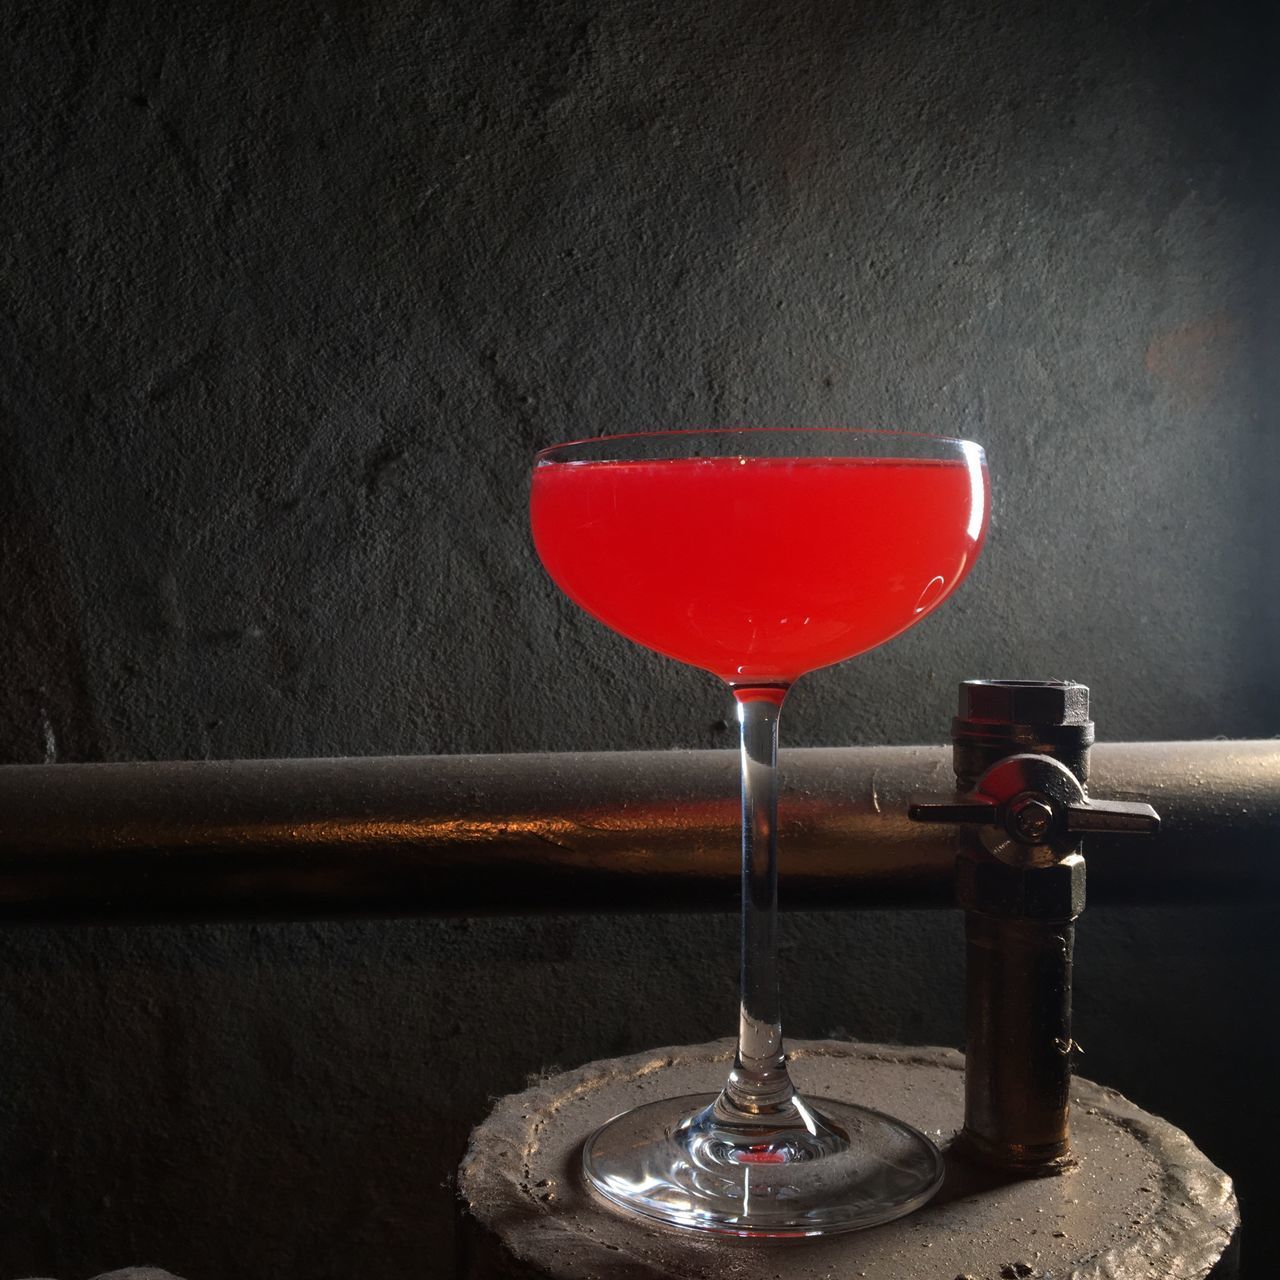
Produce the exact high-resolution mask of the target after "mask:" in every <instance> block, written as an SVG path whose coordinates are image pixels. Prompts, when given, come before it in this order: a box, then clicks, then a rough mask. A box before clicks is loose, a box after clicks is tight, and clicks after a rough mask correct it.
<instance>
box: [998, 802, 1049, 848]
mask: <svg viewBox="0 0 1280 1280" xmlns="http://www.w3.org/2000/svg"><path fill="white" fill-rule="evenodd" d="M1008 826H1009V834H1010V835H1012V836H1013V837H1014V838H1015V839H1017V840H1025V841H1026V842H1027V843H1028V844H1041V843H1042V842H1043V841H1044V840H1045V839H1047V838H1048V835H1049V832H1050V831H1051V830H1052V829H1053V806H1052V805H1051V804H1049V802H1048V801H1047V800H1038V799H1036V798H1035V797H1034V796H1027V797H1026V798H1025V799H1022V800H1015V801H1014V802H1013V804H1011V805H1010V806H1009V822H1008Z"/></svg>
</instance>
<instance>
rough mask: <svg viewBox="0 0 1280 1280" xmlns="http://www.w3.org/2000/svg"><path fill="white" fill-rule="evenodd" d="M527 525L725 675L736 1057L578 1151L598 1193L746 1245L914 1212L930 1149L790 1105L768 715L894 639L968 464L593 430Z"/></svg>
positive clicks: (926, 454)
mask: <svg viewBox="0 0 1280 1280" xmlns="http://www.w3.org/2000/svg"><path fill="white" fill-rule="evenodd" d="M530 505H531V519H532V524H533V536H534V541H535V543H536V545H537V549H538V554H539V556H540V557H541V559H542V563H543V565H544V566H545V567H546V569H547V572H548V573H549V574H550V575H551V577H552V578H553V579H554V580H555V582H556V583H557V585H558V586H559V587H560V589H561V590H562V591H564V592H565V594H566V595H568V596H569V597H570V598H571V599H572V600H574V601H575V602H576V603H577V604H579V605H580V606H581V607H582V608H583V609H585V610H586V611H587V612H588V613H589V614H591V615H592V616H593V617H595V618H598V619H599V620H600V621H601V622H603V623H604V624H605V625H606V626H609V627H611V628H613V630H615V631H618V632H620V633H621V634H622V635H624V636H627V637H628V638H629V639H631V640H634V641H636V642H638V643H639V644H642V645H646V646H647V647H648V648H650V649H655V650H657V652H659V653H662V654H666V655H667V656H668V657H671V658H675V659H676V660H677V661H679V662H684V663H688V664H689V665H691V666H695V667H701V668H703V669H705V670H707V671H710V672H712V673H713V674H714V675H716V676H719V677H720V679H721V680H723V681H724V682H725V683H726V684H727V685H728V686H729V690H730V692H731V693H732V695H733V698H734V700H735V702H736V704H737V716H738V723H739V726H740V728H741V742H742V751H741V760H742V969H741V980H742V985H741V1005H740V1010H739V1020H738V1049H737V1054H736V1056H735V1059H734V1063H733V1069H732V1070H731V1071H730V1073H729V1078H728V1081H727V1082H726V1084H725V1086H724V1089H723V1090H722V1091H721V1092H720V1093H719V1094H718V1095H715V1096H694V1097H681V1098H671V1099H668V1100H665V1101H660V1102H653V1103H649V1104H647V1105H644V1106H641V1107H637V1108H636V1109H635V1110H633V1111H629V1112H626V1113H624V1114H623V1115H620V1116H618V1117H616V1118H615V1119H613V1120H611V1121H609V1123H608V1124H606V1125H605V1126H604V1127H603V1128H601V1129H600V1130H598V1131H597V1132H596V1133H595V1134H594V1135H593V1136H592V1137H591V1138H589V1139H588V1140H587V1143H586V1145H585V1148H584V1152H583V1167H584V1169H585V1172H586V1176H587V1178H588V1180H589V1181H590V1183H591V1185H592V1186H593V1187H594V1188H595V1190H596V1191H598V1192H599V1193H600V1194H601V1195H602V1196H604V1197H605V1198H606V1199H608V1200H610V1201H612V1202H613V1203H614V1204H615V1205H618V1206H620V1207H622V1208H624V1209H628V1210H631V1211H633V1212H635V1213H638V1214H641V1215H643V1216H644V1217H647V1218H651V1219H656V1220H658V1221H661V1222H665V1223H669V1224H673V1225H678V1226H682V1227H690V1228H695V1229H701V1230H704V1231H712V1232H719V1233H722V1234H731V1235H742V1236H796V1235H801V1236H808V1235H821V1234H826V1233H830V1232H837V1231H852V1230H855V1229H857V1228H860V1227H869V1226H872V1225H874V1224H875V1223H879V1222H886V1221H888V1220H890V1219H892V1218H896V1217H899V1216H901V1215H902V1214H905V1213H909V1212H910V1211H911V1210H912V1209H915V1208H917V1207H918V1206H919V1205H921V1204H923V1203H924V1202H925V1201H926V1200H928V1198H929V1197H930V1196H931V1195H932V1194H933V1193H934V1191H936V1190H937V1188H938V1185H939V1183H940V1182H941V1179H942V1158H941V1156H940V1154H939V1152H938V1150H937V1148H936V1147H935V1146H934V1145H933V1144H932V1143H931V1142H930V1141H929V1140H928V1139H927V1138H926V1137H925V1136H924V1135H923V1134H921V1133H918V1132H917V1131H916V1130H915V1129H913V1128H911V1126H909V1125H906V1124H903V1123H902V1122H901V1121H900V1120H895V1119H894V1118H892V1117H891V1116H887V1115H884V1114H882V1113H881V1112H878V1111H873V1110H870V1109H868V1108H866V1107H861V1106H858V1105H856V1104H854V1103H852V1102H846V1101H842V1100H835V1099H831V1098H814V1099H808V1098H802V1097H801V1096H800V1095H799V1094H798V1093H797V1092H796V1090H795V1087H794V1086H793V1085H792V1083H791V1079H790V1077H789V1075H788V1073H787V1062H786V1054H785V1052H784V1050H783V1043H782V1026H781V1017H780V1012H779V998H778V970H777V942H776V934H777V844H776V829H777V772H776V767H777V744H778V715H779V711H780V709H781V707H782V702H783V699H784V698H785V697H786V694H787V690H788V689H789V688H790V687H791V685H792V684H793V683H794V681H795V680H796V679H797V678H798V677H799V676H802V675H803V674H804V673H805V672H806V671H812V670H814V669H815V668H818V667H825V666H828V665H830V664H831V663H835V662H840V661H842V660H843V659H845V658H850V657H853V655H854V654H858V653H862V652H864V651H866V650H867V649H871V648H873V647H874V646H875V645H878V644H881V643H883V642H884V641H885V640H888V639H890V638H891V637H893V636H895V635H897V634H898V633H899V632H901V631H905V630H906V629H907V628H908V627H910V626H911V625H912V624H913V623H916V622H919V621H920V619H921V618H923V617H925V616H926V615H927V614H929V613H931V612H932V611H933V610H934V609H936V608H937V607H938V606H939V605H940V604H941V603H942V602H943V601H944V600H945V599H946V598H947V596H949V595H950V594H951V592H952V591H954V590H955V588H956V586H957V585H958V584H959V583H960V582H961V580H962V579H963V578H964V577H965V575H966V574H967V573H968V571H969V569H970V568H971V567H972V565H973V562H974V560H975V559H976V558H977V555H978V552H979V550H980V548H981V546H982V541H983V537H984V534H985V532H986V523H987V512H988V507H989V502H988V482H987V473H986V465H985V462H984V458H983V453H982V450H981V449H980V448H979V447H978V446H977V445H976V444H971V443H969V442H967V441H964V440H952V439H944V438H940V437H932V436H921V435H910V434H905V433H899V432H889V431H856V430H845V429H839V428H837V429H805V428H800V429H780V430H773V429H737V428H734V429H725V430H713V431H669V432H654V433H648V434H643V435H626V436H612V437H600V438H597V439H592V440H582V441H578V442H575V443H573V444H564V445H559V446H556V447H555V448H551V449H545V450H543V451H542V452H541V453H539V454H538V455H537V458H536V460H535V465H534V473H533V484H532V494H531V504H530Z"/></svg>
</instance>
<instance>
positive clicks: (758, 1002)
mask: <svg viewBox="0 0 1280 1280" xmlns="http://www.w3.org/2000/svg"><path fill="white" fill-rule="evenodd" d="M786 692H787V690H786V688H785V687H764V688H750V689H748V688H737V689H734V691H733V693H734V697H735V698H736V699H737V703H738V724H739V726H740V728H741V731H742V988H741V989H742V1000H741V1005H740V1010H739V1017H738V1053H737V1057H736V1058H735V1059H734V1064H733V1071H732V1072H731V1073H730V1075H729V1083H728V1085H727V1086H726V1088H725V1097H726V1100H727V1101H728V1102H729V1103H730V1104H731V1105H732V1106H734V1107H736V1108H737V1109H739V1110H741V1111H745V1112H748V1113H750V1114H751V1115H760V1114H762V1113H763V1114H767V1113H770V1112H772V1111H775V1110H777V1109H779V1108H781V1107H783V1106H785V1105H786V1103H787V1102H789V1101H790V1099H791V1097H792V1096H793V1095H794V1093H795V1089H794V1087H793V1086H792V1084H791V1079H790V1077H789V1076H788V1074H787V1059H786V1054H785V1052H784V1051H783V1047H782V1013H781V1008H780V1004H779V997H778V831H777V828H778V715H779V713H780V711H781V710H782V700H783V698H784V697H785V696H786Z"/></svg>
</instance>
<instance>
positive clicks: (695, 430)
mask: <svg viewBox="0 0 1280 1280" xmlns="http://www.w3.org/2000/svg"><path fill="white" fill-rule="evenodd" d="M749 435H770V436H787V435H806V436H821V435H831V436H873V437H875V438H876V439H900V440H924V441H928V442H930V443H932V444H939V445H954V446H956V447H957V448H958V449H959V450H960V451H962V452H967V451H969V450H973V449H977V450H978V451H979V453H981V454H982V455H983V457H984V458H985V456H986V450H985V449H983V447H982V446H981V445H980V444H978V442H977V441H976V440H967V439H965V438H964V437H963V436H940V435H933V434H932V433H930V432H928V431H902V430H898V429H897V428H894V427H673V428H664V429H662V430H658V431H619V432H615V433H613V434H610V435H603V436H583V437H581V438H580V439H577V440H562V441H560V443H558V444H550V445H547V446H546V447H545V448H543V449H539V450H538V451H537V452H536V453H535V454H534V455H533V460H534V463H535V464H538V463H542V462H547V461H552V459H551V458H550V456H549V455H551V454H555V453H560V452H562V451H563V450H565V449H577V448H582V447H584V446H588V445H605V444H609V443H610V442H612V441H622V440H662V439H688V438H689V437H691V436H749ZM597 461H604V459H597Z"/></svg>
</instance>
